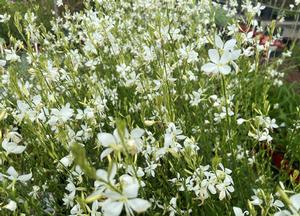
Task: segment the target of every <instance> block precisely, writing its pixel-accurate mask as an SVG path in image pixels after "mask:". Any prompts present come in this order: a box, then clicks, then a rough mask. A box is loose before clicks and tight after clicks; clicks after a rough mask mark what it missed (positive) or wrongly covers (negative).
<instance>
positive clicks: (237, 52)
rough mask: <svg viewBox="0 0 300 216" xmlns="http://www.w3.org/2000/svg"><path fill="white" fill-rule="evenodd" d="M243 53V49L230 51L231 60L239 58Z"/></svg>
mask: <svg viewBox="0 0 300 216" xmlns="http://www.w3.org/2000/svg"><path fill="white" fill-rule="evenodd" d="M240 55H241V50H234V51H232V52H231V53H230V59H231V61H234V60H237V59H238V58H239V57H240Z"/></svg>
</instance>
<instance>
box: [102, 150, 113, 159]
mask: <svg viewBox="0 0 300 216" xmlns="http://www.w3.org/2000/svg"><path fill="white" fill-rule="evenodd" d="M113 151H114V150H113V149H112V148H107V149H105V150H104V151H103V152H102V153H101V155H100V159H101V160H103V158H105V157H106V156H107V155H109V154H110V153H112V152H113Z"/></svg>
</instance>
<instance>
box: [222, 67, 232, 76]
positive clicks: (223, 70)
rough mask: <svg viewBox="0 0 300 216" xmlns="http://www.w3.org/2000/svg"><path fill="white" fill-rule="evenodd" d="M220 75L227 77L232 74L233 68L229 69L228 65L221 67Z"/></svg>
mask: <svg viewBox="0 0 300 216" xmlns="http://www.w3.org/2000/svg"><path fill="white" fill-rule="evenodd" d="M219 70H220V73H221V74H224V75H227V74H229V73H230V72H231V67H229V66H228V65H222V66H221V67H219Z"/></svg>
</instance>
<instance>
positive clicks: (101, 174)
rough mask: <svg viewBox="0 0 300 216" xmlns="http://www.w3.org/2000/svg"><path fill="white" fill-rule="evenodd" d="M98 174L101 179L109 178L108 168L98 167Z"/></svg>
mask: <svg viewBox="0 0 300 216" xmlns="http://www.w3.org/2000/svg"><path fill="white" fill-rule="evenodd" d="M96 176H97V177H98V178H100V179H104V180H105V181H107V180H108V174H107V172H106V170H103V169H98V170H97V171H96Z"/></svg>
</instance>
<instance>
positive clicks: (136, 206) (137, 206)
mask: <svg viewBox="0 0 300 216" xmlns="http://www.w3.org/2000/svg"><path fill="white" fill-rule="evenodd" d="M128 204H129V206H130V207H131V208H132V209H133V210H134V211H135V212H137V213H141V212H145V211H146V210H147V209H148V208H150V206H151V203H150V202H148V201H147V200H144V199H139V198H136V199H131V200H128Z"/></svg>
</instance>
